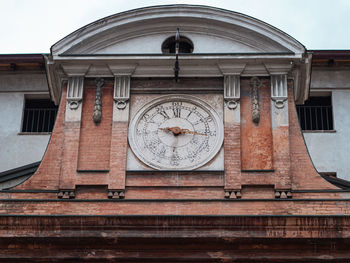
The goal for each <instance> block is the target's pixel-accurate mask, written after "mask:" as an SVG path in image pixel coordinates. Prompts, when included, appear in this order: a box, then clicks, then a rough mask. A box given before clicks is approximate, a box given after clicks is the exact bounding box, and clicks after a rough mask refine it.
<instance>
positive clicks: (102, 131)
mask: <svg viewBox="0 0 350 263" xmlns="http://www.w3.org/2000/svg"><path fill="white" fill-rule="evenodd" d="M95 96H96V87H95V85H94V82H93V81H86V85H85V89H84V99H83V110H82V118H81V130H80V143H79V157H78V169H79V170H108V169H109V154H110V145H111V127H112V114H113V82H112V81H110V82H106V84H105V86H104V87H103V88H102V120H101V122H100V123H99V124H95V123H94V122H93V120H92V114H93V110H94V102H95Z"/></svg>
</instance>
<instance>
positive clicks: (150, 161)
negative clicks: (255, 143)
mask: <svg viewBox="0 0 350 263" xmlns="http://www.w3.org/2000/svg"><path fill="white" fill-rule="evenodd" d="M128 139H129V144H130V147H131V149H132V151H133V152H134V154H135V155H136V156H137V158H138V159H140V160H141V161H142V162H143V163H145V164H146V165H148V166H150V167H152V168H154V169H158V170H193V169H196V168H198V167H201V166H203V165H204V164H206V163H207V162H209V161H210V160H211V159H213V158H214V157H215V155H216V154H217V153H218V151H219V150H220V148H221V146H222V142H223V121H222V119H221V118H220V117H219V115H218V114H217V112H216V111H215V110H214V109H213V108H212V107H211V106H210V105H209V104H208V103H206V102H205V101H203V100H200V99H198V98H196V97H194V96H189V95H168V96H162V97H159V98H157V99H155V100H153V101H151V102H149V103H147V104H146V105H144V106H143V107H142V108H141V109H140V110H139V111H138V112H137V113H136V114H135V116H134V118H133V119H132V120H131V122H130V125H129V136H128Z"/></svg>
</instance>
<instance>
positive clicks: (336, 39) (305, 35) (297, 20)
mask: <svg viewBox="0 0 350 263" xmlns="http://www.w3.org/2000/svg"><path fill="white" fill-rule="evenodd" d="M163 4H201V5H209V6H214V7H220V8H224V9H228V10H232V11H236V12H240V13H243V14H246V15H249V16H252V17H255V18H258V19H260V20H262V21H264V22H267V23H269V24H271V25H273V26H275V27H277V28H279V29H281V30H283V31H284V32H286V33H288V34H289V35H291V36H292V37H294V38H295V39H297V40H298V41H300V42H301V43H302V44H303V45H305V46H306V48H307V49H350V33H349V32H350V30H349V29H350V18H349V16H350V0H216V1H211V0H201V1H199V0H198V1H197V0H191V1H157V0H150V1H140V0H59V1H57V0H55V1H53V0H0V10H1V12H0V25H1V26H0V36H1V41H0V54H9V53H49V52H50V47H51V46H52V45H53V44H54V43H56V42H57V41H59V40H60V39H62V38H63V37H65V36H66V35H68V34H69V33H71V32H73V31H75V30H77V29H79V28H80V27H82V26H84V25H86V24H88V23H91V22H93V21H95V20H98V19H100V18H103V17H105V16H109V15H112V14H115V13H119V12H122V11H127V10H130V9H135V8H140V7H144V6H152V5H163Z"/></svg>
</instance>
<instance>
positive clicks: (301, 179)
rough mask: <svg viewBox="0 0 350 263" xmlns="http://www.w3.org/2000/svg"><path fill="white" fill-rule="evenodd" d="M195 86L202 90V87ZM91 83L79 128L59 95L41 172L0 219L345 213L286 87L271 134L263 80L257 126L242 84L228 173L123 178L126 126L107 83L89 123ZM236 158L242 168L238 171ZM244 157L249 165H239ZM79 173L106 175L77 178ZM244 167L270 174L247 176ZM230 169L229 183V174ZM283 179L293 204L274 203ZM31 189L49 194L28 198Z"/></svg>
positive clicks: (11, 198) (228, 146)
mask: <svg viewBox="0 0 350 263" xmlns="http://www.w3.org/2000/svg"><path fill="white" fill-rule="evenodd" d="M163 82H164V81H163ZM165 83H166V82H165ZM198 83H199V84H198V85H200V83H201V82H200V81H198ZM92 85H93V84H91V83H89V82H86V90H85V91H86V93H85V97H84V101H83V105H84V106H83V111H82V112H83V113H82V122H81V123H80V122H73V123H65V122H64V114H65V91H63V94H62V98H63V99H62V102H61V105H60V109H59V113H58V117H57V122H56V126H55V129H54V132H53V134H52V138H51V140H50V143H49V146H48V149H47V152H46V154H45V156H44V159H43V161H42V164H41V165H40V168H39V169H38V171H37V172H36V174H35V175H33V176H32V177H31V178H30V179H28V180H27V181H26V182H25V183H23V184H22V185H20V186H18V187H16V188H15V189H14V190H21V191H22V192H11V191H8V192H1V193H0V198H1V199H2V200H1V202H0V213H10V214H11V213H13V214H42V215H44V214H80V215H83V214H96V215H105V214H119V215H122V214H137V215H142V214H153V215H156V214H164V215H166V214H177V215H190V214H192V215H202V214H208V215H216V214H222V215H232V214H235V215H245V214H252V215H260V214H285V215H288V214H298V215H303V214H308V215H312V214H324V215H325V214H350V207H349V202H348V201H347V199H346V198H349V195H347V194H346V193H340V192H327V191H324V190H337V188H336V187H335V186H333V185H331V184H329V183H328V182H326V181H325V180H324V179H322V178H321V177H320V176H319V175H318V173H317V172H316V170H315V169H314V167H313V165H312V162H311V160H310V157H309V155H308V153H307V149H306V146H305V143H304V140H303V137H302V134H301V132H300V127H299V124H298V120H297V115H296V110H295V105H294V101H293V94H292V86H290V87H289V101H288V107H289V127H287V128H284V127H282V128H280V130H275V131H273V132H272V131H271V129H272V127H271V115H270V113H269V108H270V99H269V96H270V95H269V89H270V83H269V80H268V79H264V80H263V86H262V88H261V90H260V92H261V93H260V94H261V106H262V112H261V120H260V123H259V125H257V126H256V127H255V126H254V125H255V124H252V123H251V102H250V99H249V97H248V89H249V88H248V87H249V84H248V80H246V79H244V80H242V89H243V91H244V92H243V93H242V100H241V102H240V103H241V117H242V120H241V124H242V127H241V128H239V127H240V125H239V124H236V125H234V126H232V127H231V126H227V127H225V141H224V147H225V153H228V154H225V169H226V171H217V172H210V171H206V172H203V171H202V172H198V171H188V172H176V171H174V172H162V171H154V172H150V171H148V172H142V171H141V172H126V173H125V164H126V151H125V149H126V143H127V128H128V127H127V123H126V122H125V123H124V122H123V123H118V122H116V123H113V121H112V113H113V111H112V109H113V99H112V82H108V81H107V82H106V86H105V90H103V96H102V97H103V99H102V100H103V101H102V104H103V117H102V118H103V119H102V122H101V123H100V124H99V125H96V124H94V123H93V121H92V111H93V101H94V95H95V89H94V88H93V87H92ZM290 85H291V83H290ZM248 122H250V124H247V123H248ZM247 125H248V126H247ZM254 129H255V130H254ZM286 129H287V130H286ZM96 138H97V139H96ZM95 139H96V140H95ZM272 139H273V140H272ZM286 139H287V140H288V143H287V144H286V143H285V141H286ZM279 141H280V142H281V143H280V144H279V143H278V142H279ZM111 143H112V145H111ZM257 145H259V150H260V151H261V150H264V151H266V152H264V153H263V155H261V154H260V153H259V151H258V153H255V152H254V151H255V150H254V149H255V148H256V147H257ZM286 145H287V146H288V147H285V146H286ZM120 149H124V150H120ZM241 154H242V163H244V164H242V166H241V167H240V163H241V159H239V158H241V157H240V155H241ZM247 156H248V157H249V158H247ZM262 156H264V157H262ZM276 156H277V158H276ZM265 157H266V158H265ZM289 157H290V160H291V162H290V170H287V169H285V167H286V166H284V163H285V162H288V158H289ZM244 158H246V159H247V160H246V161H243V159H244ZM284 158H286V159H284ZM99 165H100V166H99ZM237 166H238V167H237ZM78 167H79V169H86V170H90V169H91V170H95V169H96V170H99V169H103V170H106V171H104V172H93V171H90V172H77V169H78ZM248 168H249V169H248ZM242 169H243V171H241V170H242ZM244 169H247V170H250V169H254V170H255V169H256V170H260V169H262V170H264V169H269V170H268V171H265V172H264V171H262V172H259V171H254V172H247V171H244ZM270 169H271V170H270ZM228 171H230V177H228V176H227V174H228ZM283 176H285V177H283ZM228 178H230V180H231V181H229V180H228ZM281 178H282V179H281ZM283 178H284V179H283ZM279 180H281V181H279ZM283 180H286V181H283ZM288 180H291V182H292V184H291V185H290V189H289V190H291V191H292V192H293V198H290V199H288V200H281V199H275V190H276V185H278V184H282V185H283V184H284V185H288V184H287V183H288ZM276 181H277V182H276ZM281 182H283V183H281ZM124 185H125V191H126V192H125V199H124V200H114V199H113V200H110V199H108V197H107V193H108V190H109V189H123V187H124ZM227 185H229V186H231V187H232V188H231V189H241V194H242V199H236V200H230V199H229V200H228V199H225V198H224V196H225V186H227ZM235 187H236V188H235ZM239 187H241V188H239ZM63 188H66V189H72V190H74V191H75V200H74V199H73V200H59V199H57V192H58V191H59V190H60V189H63ZM33 189H37V190H40V191H41V190H52V191H51V192H44V191H41V192H40V191H39V192H30V191H31V190H33ZM226 189H227V188H226ZM301 190H304V191H301ZM309 190H317V191H309ZM21 199H22V200H21ZM47 199H51V200H47ZM84 199H89V200H85V201H84Z"/></svg>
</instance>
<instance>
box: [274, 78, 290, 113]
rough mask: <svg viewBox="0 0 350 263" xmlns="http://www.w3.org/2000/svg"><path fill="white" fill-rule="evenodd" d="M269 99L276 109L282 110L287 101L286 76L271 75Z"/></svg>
mask: <svg viewBox="0 0 350 263" xmlns="http://www.w3.org/2000/svg"><path fill="white" fill-rule="evenodd" d="M271 99H272V100H273V101H274V102H275V103H274V104H275V107H276V108H277V109H283V108H284V103H285V101H286V100H287V99H288V84H287V75H286V74H283V75H271Z"/></svg>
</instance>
